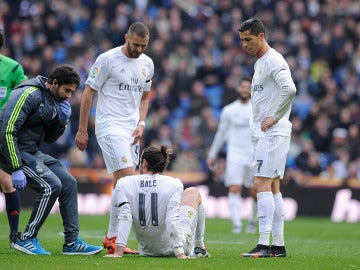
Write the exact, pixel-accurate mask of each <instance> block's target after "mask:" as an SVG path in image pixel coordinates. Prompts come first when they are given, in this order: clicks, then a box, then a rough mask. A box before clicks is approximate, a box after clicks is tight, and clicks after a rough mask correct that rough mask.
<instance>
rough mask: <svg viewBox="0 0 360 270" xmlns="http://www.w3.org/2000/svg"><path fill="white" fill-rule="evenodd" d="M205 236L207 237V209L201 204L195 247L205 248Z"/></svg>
mask: <svg viewBox="0 0 360 270" xmlns="http://www.w3.org/2000/svg"><path fill="white" fill-rule="evenodd" d="M204 235H205V207H204V204H203V203H201V204H200V205H199V209H198V220H197V224H196V231H195V243H194V244H195V247H201V248H205V244H204Z"/></svg>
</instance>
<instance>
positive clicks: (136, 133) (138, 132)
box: [132, 125, 145, 144]
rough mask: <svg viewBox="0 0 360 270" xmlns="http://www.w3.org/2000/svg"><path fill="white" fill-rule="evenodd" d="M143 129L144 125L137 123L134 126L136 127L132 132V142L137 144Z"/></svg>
mask: <svg viewBox="0 0 360 270" xmlns="http://www.w3.org/2000/svg"><path fill="white" fill-rule="evenodd" d="M144 129H145V127H144V126H142V125H138V126H137V127H136V129H135V130H134V133H133V134H132V136H133V138H134V142H133V144H137V143H138V142H139V141H140V140H141V138H142V136H143V133H144Z"/></svg>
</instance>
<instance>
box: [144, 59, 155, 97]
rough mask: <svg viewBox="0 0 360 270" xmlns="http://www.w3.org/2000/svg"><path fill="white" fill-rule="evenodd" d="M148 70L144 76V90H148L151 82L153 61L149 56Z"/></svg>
mask: <svg viewBox="0 0 360 270" xmlns="http://www.w3.org/2000/svg"><path fill="white" fill-rule="evenodd" d="M148 59H149V61H148V71H149V73H148V74H147V76H146V81H145V85H144V91H150V88H151V83H152V77H153V76H154V62H153V61H152V60H151V58H150V57H148Z"/></svg>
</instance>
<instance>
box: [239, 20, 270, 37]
mask: <svg viewBox="0 0 360 270" xmlns="http://www.w3.org/2000/svg"><path fill="white" fill-rule="evenodd" d="M238 31H239V32H240V33H242V32H246V31H249V33H250V35H255V36H257V35H258V34H260V33H264V34H265V26H264V24H263V22H262V21H261V20H260V19H258V18H257V17H253V18H250V19H248V20H246V21H244V22H243V23H242V24H241V25H240V28H239V29H238Z"/></svg>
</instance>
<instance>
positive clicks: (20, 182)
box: [12, 170, 26, 189]
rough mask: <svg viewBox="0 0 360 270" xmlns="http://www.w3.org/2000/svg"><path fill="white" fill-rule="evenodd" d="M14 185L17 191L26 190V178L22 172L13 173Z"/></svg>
mask: <svg viewBox="0 0 360 270" xmlns="http://www.w3.org/2000/svg"><path fill="white" fill-rule="evenodd" d="M12 183H13V186H14V188H16V189H24V188H25V187H26V176H25V174H24V172H23V171H22V170H17V171H15V172H13V173H12Z"/></svg>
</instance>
